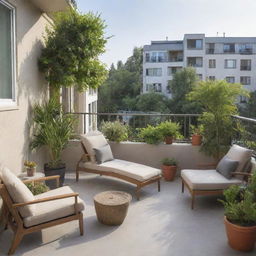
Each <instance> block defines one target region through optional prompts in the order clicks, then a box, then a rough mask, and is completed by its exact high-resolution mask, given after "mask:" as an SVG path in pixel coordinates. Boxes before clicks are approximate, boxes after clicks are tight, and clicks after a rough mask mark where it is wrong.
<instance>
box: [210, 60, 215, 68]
mask: <svg viewBox="0 0 256 256" xmlns="http://www.w3.org/2000/svg"><path fill="white" fill-rule="evenodd" d="M209 68H216V60H214V59H211V60H209Z"/></svg>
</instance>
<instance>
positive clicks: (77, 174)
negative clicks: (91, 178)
mask: <svg viewBox="0 0 256 256" xmlns="http://www.w3.org/2000/svg"><path fill="white" fill-rule="evenodd" d="M78 180H79V170H78V168H76V182H78Z"/></svg>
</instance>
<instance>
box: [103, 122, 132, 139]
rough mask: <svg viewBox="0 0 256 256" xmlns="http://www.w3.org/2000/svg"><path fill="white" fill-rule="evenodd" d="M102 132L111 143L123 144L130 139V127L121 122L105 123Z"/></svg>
mask: <svg viewBox="0 0 256 256" xmlns="http://www.w3.org/2000/svg"><path fill="white" fill-rule="evenodd" d="M100 130H101V131H102V133H103V134H104V135H105V136H106V138H107V139H108V140H109V141H115V142H121V141H125V140H127V139H128V126H127V125H125V124H122V123H121V122H119V121H115V122H103V123H102V125H101V128H100Z"/></svg>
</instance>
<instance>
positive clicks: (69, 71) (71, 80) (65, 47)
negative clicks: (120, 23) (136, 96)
mask: <svg viewBox="0 0 256 256" xmlns="http://www.w3.org/2000/svg"><path fill="white" fill-rule="evenodd" d="M105 27H106V25H105V23H104V21H103V20H102V19H101V18H100V15H95V14H93V13H87V14H81V13H79V12H78V11H77V10H75V9H70V10H69V11H66V12H60V13H57V14H56V15H55V16H54V22H53V23H52V24H51V28H50V29H47V31H46V33H47V36H46V37H45V48H43V49H42V54H41V56H40V58H39V69H40V71H42V72H43V73H44V75H45V78H46V80H47V81H48V82H49V85H50V89H51V93H52V94H53V95H55V94H59V89H60V88H61V87H71V86H75V88H76V89H77V90H78V91H85V90H87V89H88V88H89V87H90V88H97V87H98V86H100V85H101V84H102V83H103V82H104V81H105V79H106V77H107V68H106V66H105V65H104V64H102V63H101V62H100V61H99V59H98V56H99V55H100V54H102V53H104V52H105V44H106V42H107V38H105V36H104V29H105Z"/></svg>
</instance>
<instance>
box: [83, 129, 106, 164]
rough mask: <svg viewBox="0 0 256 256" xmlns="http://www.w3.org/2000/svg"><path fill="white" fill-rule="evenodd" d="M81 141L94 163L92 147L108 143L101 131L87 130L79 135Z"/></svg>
mask: <svg viewBox="0 0 256 256" xmlns="http://www.w3.org/2000/svg"><path fill="white" fill-rule="evenodd" d="M81 140H82V143H83V144H84V146H85V148H86V151H87V152H88V154H89V155H90V158H91V162H92V163H96V157H95V151H94V148H100V147H102V146H105V145H107V144H108V142H107V140H106V139H105V137H104V136H103V134H102V133H101V132H98V131H96V132H89V133H87V134H83V135H81Z"/></svg>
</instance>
